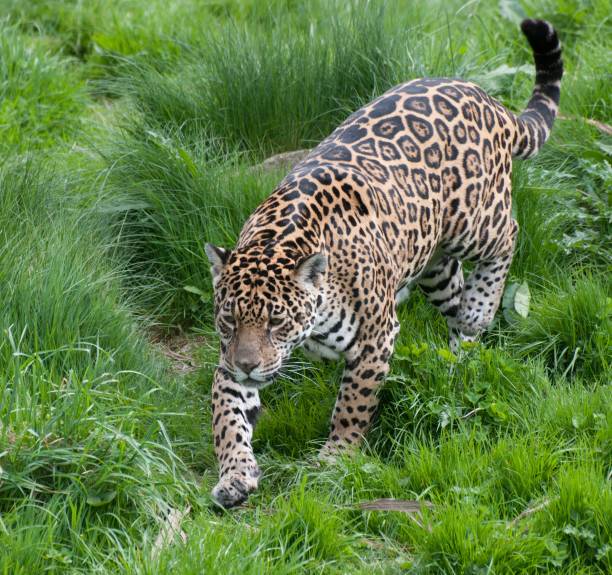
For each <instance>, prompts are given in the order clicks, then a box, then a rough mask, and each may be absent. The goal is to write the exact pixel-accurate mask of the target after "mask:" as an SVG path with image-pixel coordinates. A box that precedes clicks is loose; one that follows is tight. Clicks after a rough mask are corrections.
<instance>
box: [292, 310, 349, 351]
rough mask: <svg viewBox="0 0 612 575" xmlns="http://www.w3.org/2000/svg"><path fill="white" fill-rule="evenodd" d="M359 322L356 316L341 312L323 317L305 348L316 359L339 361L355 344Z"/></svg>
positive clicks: (304, 345) (306, 342) (305, 343)
mask: <svg viewBox="0 0 612 575" xmlns="http://www.w3.org/2000/svg"><path fill="white" fill-rule="evenodd" d="M358 328H359V322H358V320H357V319H356V317H355V314H353V313H351V314H349V313H347V312H346V311H345V310H340V311H339V312H336V313H328V314H324V315H322V317H321V318H320V319H319V321H318V322H317V324H316V327H315V329H314V330H313V331H312V333H311V335H310V337H309V338H308V339H307V340H306V341H305V342H304V344H303V347H304V351H305V352H306V354H307V355H309V356H311V357H313V358H315V359H339V358H340V356H341V354H342V353H343V352H344V351H345V350H346V349H347V348H348V347H349V346H350V345H351V344H352V343H353V340H354V338H355V336H356V335H357V330H358Z"/></svg>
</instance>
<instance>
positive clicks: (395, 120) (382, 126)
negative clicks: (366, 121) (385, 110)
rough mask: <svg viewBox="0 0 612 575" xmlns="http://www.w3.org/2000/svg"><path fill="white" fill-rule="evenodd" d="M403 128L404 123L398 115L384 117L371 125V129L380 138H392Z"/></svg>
mask: <svg viewBox="0 0 612 575" xmlns="http://www.w3.org/2000/svg"><path fill="white" fill-rule="evenodd" d="M403 129H404V124H403V122H402V119H401V118H400V117H399V116H392V117H391V118H384V119H383V120H380V122H377V123H376V124H374V126H372V131H373V132H374V133H375V134H376V135H377V136H378V137H380V138H388V139H392V138H394V137H395V136H396V135H397V134H398V133H399V132H401V131H402V130H403Z"/></svg>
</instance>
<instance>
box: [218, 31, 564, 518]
mask: <svg viewBox="0 0 612 575" xmlns="http://www.w3.org/2000/svg"><path fill="white" fill-rule="evenodd" d="M521 28H522V31H523V34H524V35H525V36H526V38H527V40H528V42H529V44H530V46H531V49H532V52H533V57H534V61H535V69H536V76H535V86H534V88H533V92H532V95H531V98H530V100H529V102H528V103H527V107H526V108H525V110H524V111H523V112H522V113H520V114H514V113H513V112H511V111H510V110H508V109H507V108H506V107H505V106H503V105H502V104H501V103H500V102H498V101H496V100H495V99H493V98H492V97H490V96H489V95H487V94H486V93H485V92H484V91H483V90H482V89H481V88H479V87H478V86H476V85H475V84H473V83H470V82H466V81H461V80H456V79H445V78H435V79H432V78H425V79H417V80H412V81H409V82H407V83H404V84H401V85H399V86H396V87H394V88H392V89H390V90H389V91H387V92H386V93H384V94H383V95H382V96H380V97H379V98H377V99H375V100H374V101H373V102H371V103H370V104H368V105H366V106H365V107H363V108H361V109H360V110H358V111H357V112H355V113H353V114H352V115H350V116H349V117H348V118H347V119H346V120H345V121H344V122H343V123H342V124H341V125H340V126H339V127H338V128H337V129H336V130H335V131H334V132H333V133H332V134H331V135H330V136H329V137H327V138H326V139H324V140H323V141H322V142H321V143H320V144H319V145H318V146H317V147H316V148H315V149H313V150H312V151H311V152H310V153H309V154H308V155H307V156H306V158H304V159H303V160H302V161H301V162H299V163H298V164H297V165H296V166H294V168H293V169H292V170H291V171H290V173H289V174H288V175H287V176H286V177H285V178H284V179H283V180H282V182H281V183H280V184H279V185H278V187H277V188H276V189H275V190H274V191H273V193H272V194H271V195H270V196H269V197H268V198H267V199H266V200H265V201H264V202H263V203H262V204H261V205H259V207H257V209H256V210H255V211H254V212H253V213H252V215H251V216H250V217H249V218H248V220H247V221H246V223H245V225H244V227H243V229H242V231H241V233H240V236H239V239H238V241H237V245H236V246H235V248H234V249H226V248H222V247H217V246H213V245H211V244H206V254H207V256H208V259H209V260H210V265H211V275H212V280H213V289H214V304H215V326H216V330H217V332H218V334H219V339H220V360H219V365H218V368H217V369H216V371H215V374H214V378H213V384H212V392H211V393H212V423H213V437H214V448H215V453H216V456H217V459H218V462H219V482H218V483H217V485H216V486H215V487H214V489H213V492H212V495H213V498H214V499H215V500H216V501H217V502H218V503H219V504H221V505H222V506H224V507H231V506H234V505H237V504H239V503H241V502H243V501H244V500H245V499H246V498H247V497H248V495H249V494H250V493H251V492H252V491H253V490H255V489H256V488H257V486H258V481H259V476H260V471H259V468H258V466H257V462H256V460H255V457H254V454H253V448H252V437H253V429H254V425H255V422H256V419H257V415H258V413H259V411H260V400H259V390H260V389H261V388H263V387H265V386H266V385H269V384H270V383H271V382H272V381H274V379H275V378H276V377H277V376H278V375H279V374H280V373H281V370H282V368H283V365H284V364H285V363H286V361H287V359H288V358H289V356H290V354H291V353H292V351H293V350H294V349H296V348H298V347H302V348H303V349H304V351H305V352H306V353H307V354H309V355H314V356H317V357H321V358H327V359H344V373H343V376H342V379H341V383H340V389H339V393H338V396H337V399H336V404H335V408H334V410H333V415H332V419H331V429H330V433H329V437H328V439H327V441H326V442H325V444H324V446H323V448H322V451H321V455H322V456H323V457H331V458H333V457H334V456H336V455H337V454H339V453H345V452H349V453H350V452H351V451H352V450H355V449H357V448H358V446H359V444H360V442H361V441H362V439H363V437H364V434H365V433H366V431H367V430H368V428H369V426H370V424H371V421H372V418H373V416H374V414H375V412H376V410H377V404H378V395H377V390H378V389H379V388H380V386H381V384H382V383H383V381H384V380H385V377H386V375H387V373H388V371H389V361H390V358H391V355H392V352H393V347H394V341H395V339H396V336H397V334H398V331H399V322H398V320H397V315H396V307H397V305H398V304H399V303H400V302H402V301H403V300H405V299H406V298H407V297H408V295H409V293H410V290H411V288H412V287H413V286H415V285H416V286H419V288H420V289H421V290H422V291H423V292H424V294H425V297H426V298H427V300H428V301H429V302H431V304H433V305H434V306H435V307H436V308H437V309H438V310H439V311H440V312H441V313H442V314H443V315H444V317H445V318H446V322H447V324H448V329H449V340H450V343H449V345H450V348H451V350H453V351H455V352H457V351H459V350H460V348H461V344H462V342H463V341H473V340H475V339H476V338H477V337H478V336H479V334H480V333H481V332H482V331H483V330H484V329H485V328H486V327H487V326H488V325H489V324H490V322H491V321H492V319H493V317H494V314H495V313H496V311H497V308H498V306H499V303H500V298H501V294H502V291H503V286H504V281H505V278H506V275H507V272H508V268H509V266H510V263H511V260H512V254H513V250H514V245H515V241H516V237H517V230H518V226H517V222H516V221H515V219H513V216H512V211H511V184H512V182H511V174H512V158H513V157H518V158H529V157H531V156H533V155H534V154H536V153H537V152H538V150H539V149H540V148H541V147H542V145H543V144H544V142H545V141H546V140H547V138H548V136H549V134H550V131H551V128H552V125H553V122H554V119H555V117H556V115H557V111H558V105H559V98H560V82H561V78H562V75H563V61H562V58H561V45H560V43H559V39H558V36H557V33H556V31H555V30H554V28H553V27H552V25H551V24H549V23H548V22H546V21H544V20H524V21H523V22H522V23H521ZM465 262H471V265H472V266H473V267H472V270H471V273H470V274H469V276H467V278H466V279H465V278H464V271H463V263H465Z"/></svg>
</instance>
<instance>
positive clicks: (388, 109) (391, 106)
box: [368, 95, 399, 118]
mask: <svg viewBox="0 0 612 575" xmlns="http://www.w3.org/2000/svg"><path fill="white" fill-rule="evenodd" d="M398 100H399V96H397V95H391V96H386V97H384V98H383V99H382V100H380V101H379V102H376V103H375V104H374V105H373V106H372V109H371V110H370V111H369V112H368V115H369V116H370V118H380V117H382V116H387V115H389V114H392V113H393V112H395V105H396V103H397V101H398Z"/></svg>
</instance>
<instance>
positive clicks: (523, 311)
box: [514, 282, 531, 317]
mask: <svg viewBox="0 0 612 575" xmlns="http://www.w3.org/2000/svg"><path fill="white" fill-rule="evenodd" d="M530 301H531V293H530V291H529V285H528V284H527V282H523V283H522V284H521V285H520V286H518V288H517V290H516V292H515V293H514V311H515V312H516V313H518V314H519V315H520V316H521V317H527V316H528V315H529V302H530Z"/></svg>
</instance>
